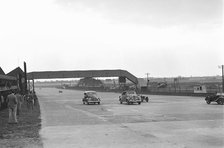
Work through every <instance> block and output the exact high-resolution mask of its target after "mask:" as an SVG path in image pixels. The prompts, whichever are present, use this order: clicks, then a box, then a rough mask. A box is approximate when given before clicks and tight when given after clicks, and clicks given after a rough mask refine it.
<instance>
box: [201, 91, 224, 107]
mask: <svg viewBox="0 0 224 148" xmlns="http://www.w3.org/2000/svg"><path fill="white" fill-rule="evenodd" d="M205 101H206V103H207V104H210V103H211V102H217V103H218V104H221V105H223V104H224V93H217V94H214V95H209V96H207V97H205Z"/></svg>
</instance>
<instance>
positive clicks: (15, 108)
mask: <svg viewBox="0 0 224 148" xmlns="http://www.w3.org/2000/svg"><path fill="white" fill-rule="evenodd" d="M34 99H35V97H33V93H29V94H27V95H24V96H22V95H21V94H20V93H19V92H18V91H11V92H10V94H9V95H8V96H7V99H6V102H7V105H8V109H9V120H8V123H9V124H14V123H15V124H16V123H18V120H17V115H20V112H21V105H22V103H23V102H24V101H26V103H27V108H28V109H33V105H34V103H35V101H36V100H35V101H34ZM30 106H31V108H30Z"/></svg>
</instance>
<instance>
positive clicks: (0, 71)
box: [0, 67, 5, 75]
mask: <svg viewBox="0 0 224 148" xmlns="http://www.w3.org/2000/svg"><path fill="white" fill-rule="evenodd" d="M0 74H1V75H5V72H4V71H3V70H2V68H1V67H0Z"/></svg>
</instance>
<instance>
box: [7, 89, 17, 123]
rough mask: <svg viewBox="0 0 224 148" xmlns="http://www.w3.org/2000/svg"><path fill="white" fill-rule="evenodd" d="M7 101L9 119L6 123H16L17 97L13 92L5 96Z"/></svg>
mask: <svg viewBox="0 0 224 148" xmlns="http://www.w3.org/2000/svg"><path fill="white" fill-rule="evenodd" d="M6 100H7V103H8V108H9V121H8V123H17V122H18V121H17V118H16V111H17V99H16V96H15V95H14V93H13V92H11V93H10V94H9V95H8V96H7V99H6Z"/></svg>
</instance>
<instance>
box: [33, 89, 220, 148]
mask: <svg viewBox="0 0 224 148" xmlns="http://www.w3.org/2000/svg"><path fill="white" fill-rule="evenodd" d="M36 91H37V95H38V98H39V102H40V107H41V116H42V129H41V131H40V134H41V136H42V138H43V144H44V147H45V148H57V147H58V148H65V147H66V148H69V147H71V148H105V147H106V148H151V147H152V148H156V147H158V148H169V147H170V148H196V147H197V148H200V147H203V148H207V147H208V148H210V147H211V148H223V147H224V106H223V105H217V104H216V103H212V104H210V105H207V104H206V103H205V101H204V98H200V97H180V96H149V98H150V100H149V103H142V104H141V105H137V104H136V105H126V104H119V101H118V96H119V95H120V94H118V93H106V92H105V93H104V92H99V93H98V95H99V96H100V97H101V98H102V102H101V105H83V104H82V101H81V99H82V97H83V91H76V90H63V93H59V92H58V91H59V90H58V89H54V88H42V89H38V88H37V89H36Z"/></svg>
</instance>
